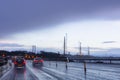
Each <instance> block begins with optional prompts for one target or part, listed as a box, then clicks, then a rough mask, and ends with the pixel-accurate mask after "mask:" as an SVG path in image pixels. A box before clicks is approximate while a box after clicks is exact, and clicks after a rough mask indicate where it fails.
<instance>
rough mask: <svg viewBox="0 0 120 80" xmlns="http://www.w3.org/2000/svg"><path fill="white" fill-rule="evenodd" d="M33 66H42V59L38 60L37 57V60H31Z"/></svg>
mask: <svg viewBox="0 0 120 80" xmlns="http://www.w3.org/2000/svg"><path fill="white" fill-rule="evenodd" d="M32 64H33V66H35V65H41V66H42V65H43V59H42V58H40V57H37V58H34V60H33V63H32Z"/></svg>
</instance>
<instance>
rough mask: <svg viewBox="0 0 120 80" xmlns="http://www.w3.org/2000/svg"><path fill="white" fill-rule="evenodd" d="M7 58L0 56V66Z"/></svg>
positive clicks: (5, 62)
mask: <svg viewBox="0 0 120 80" xmlns="http://www.w3.org/2000/svg"><path fill="white" fill-rule="evenodd" d="M7 62H8V59H7V57H2V56H0V66H2V65H5V64H7Z"/></svg>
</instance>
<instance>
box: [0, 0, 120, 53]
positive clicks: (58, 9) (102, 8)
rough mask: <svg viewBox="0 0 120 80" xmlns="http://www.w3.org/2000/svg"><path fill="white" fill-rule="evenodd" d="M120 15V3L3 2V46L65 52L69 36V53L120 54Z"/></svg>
mask: <svg viewBox="0 0 120 80" xmlns="http://www.w3.org/2000/svg"><path fill="white" fill-rule="evenodd" d="M119 14H120V0H0V43H1V44H2V45H0V46H1V47H2V49H4V48H5V46H6V47H10V46H11V47H12V44H13V47H15V46H16V47H23V45H25V46H31V45H37V46H38V47H41V48H55V49H62V47H63V38H64V36H65V34H66V33H67V40H68V42H67V46H68V50H69V51H73V52H74V51H76V52H77V50H76V48H74V47H79V42H82V46H83V47H88V46H90V47H97V48H104V49H113V48H114V49H115V48H117V50H118V48H120V36H119V34H120V15H119ZM7 44H8V46H7ZM21 45H22V46H21ZM114 51H115V50H114Z"/></svg>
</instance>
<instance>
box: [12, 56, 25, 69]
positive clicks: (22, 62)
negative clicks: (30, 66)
mask: <svg viewBox="0 0 120 80" xmlns="http://www.w3.org/2000/svg"><path fill="white" fill-rule="evenodd" d="M14 66H15V67H16V68H25V66H26V61H25V59H24V58H16V59H15V61H14Z"/></svg>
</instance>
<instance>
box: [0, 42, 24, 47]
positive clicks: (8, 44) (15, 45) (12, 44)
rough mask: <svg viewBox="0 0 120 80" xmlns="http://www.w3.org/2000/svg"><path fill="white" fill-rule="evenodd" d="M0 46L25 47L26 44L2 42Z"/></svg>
mask: <svg viewBox="0 0 120 80" xmlns="http://www.w3.org/2000/svg"><path fill="white" fill-rule="evenodd" d="M0 47H24V45H20V44H16V43H0Z"/></svg>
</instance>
